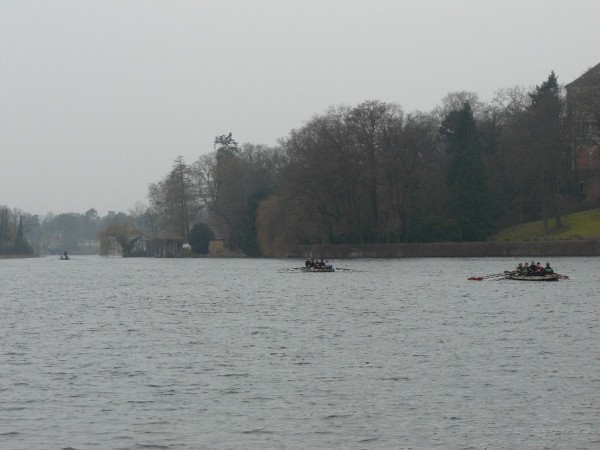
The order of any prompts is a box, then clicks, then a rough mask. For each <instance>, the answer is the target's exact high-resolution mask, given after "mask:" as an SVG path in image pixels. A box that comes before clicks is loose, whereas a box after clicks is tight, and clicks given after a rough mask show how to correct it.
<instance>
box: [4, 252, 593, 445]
mask: <svg viewBox="0 0 600 450" xmlns="http://www.w3.org/2000/svg"><path fill="white" fill-rule="evenodd" d="M516 262H517V261H513V260H509V259H492V258H490V259H410V260H409V259H407V260H347V261H335V262H334V264H335V266H336V269H338V270H337V271H336V272H335V273H317V274H307V273H302V272H301V271H300V270H298V268H299V267H300V266H301V265H302V264H303V261H297V260H244V259H242V260H228V259H194V260H160V259H115V258H100V257H73V259H71V260H70V261H59V260H57V259H55V258H40V259H27V260H5V261H0V277H1V279H2V287H1V290H2V294H1V300H0V305H1V307H2V315H1V316H0V324H1V326H0V338H1V340H0V371H1V375H2V376H1V378H0V379H1V380H2V382H1V385H0V393H1V395H0V413H1V414H0V448H10V449H32V448H76V449H89V448H102V449H105V448H123V449H130V448H167V449H171V448H172V449H177V448H211V449H212V448H408V447H411V448H434V447H438V448H599V447H600V432H599V430H600V408H599V406H598V405H600V398H599V397H600V394H599V393H600V376H599V375H598V374H599V373H600V352H599V348H598V334H597V328H598V319H599V314H598V311H599V307H598V299H599V298H600V282H599V281H598V277H597V269H596V268H597V267H598V259H594V258H555V259H554V260H553V261H552V265H553V266H554V268H555V269H556V270H557V271H558V272H560V273H564V274H568V275H570V276H571V278H572V279H571V280H569V281H561V282H558V283H523V282H511V281H481V282H477V281H468V280H467V278H468V277H471V276H479V275H486V274H493V273H498V272H502V271H503V270H505V269H510V268H512V267H513V266H514V265H515V264H516Z"/></svg>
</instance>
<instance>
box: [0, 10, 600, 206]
mask: <svg viewBox="0 0 600 450" xmlns="http://www.w3.org/2000/svg"><path fill="white" fill-rule="evenodd" d="M598 63H600V1H598V0H569V1H567V0H539V1H538V0H488V1H486V0H447V1H442V0H431V1H428V0H415V1H403V0H396V1H392V0H365V1H357V0H229V1H228V0H214V1H213V0H193V1H192V0H190V1H177V0H132V1H128V0H114V1H111V0H101V1H94V0H80V1H75V0H73V1H66V0H64V1H61V0H56V1H52V0H41V1H28V0H0V205H8V206H10V207H17V208H20V209H22V210H24V211H26V212H31V213H34V214H41V215H44V214H46V213H47V212H49V211H52V212H53V213H55V214H58V213H62V212H78V213H84V212H85V211H87V210H88V209H90V208H95V209H96V210H97V211H98V213H99V214H100V215H105V214H106V213H107V211H109V210H116V211H124V212H127V211H128V210H129V208H131V207H133V206H134V204H135V203H136V202H137V201H143V202H147V197H146V195H147V188H148V184H149V183H151V182H155V181H158V180H159V179H161V178H162V177H163V176H165V175H166V174H167V172H168V171H169V169H170V168H171V165H172V162H173V160H174V159H175V158H176V157H177V156H178V155H183V156H184V158H185V159H186V161H187V162H189V163H191V162H193V161H195V160H196V159H197V158H198V157H199V156H200V155H201V154H204V153H208V152H210V151H212V150H213V142H214V138H215V136H217V135H220V134H226V133H229V132H232V133H233V135H234V138H236V140H237V141H238V142H239V143H244V142H249V143H253V144H266V145H276V143H277V140H278V139H280V138H282V137H285V136H287V135H288V134H289V132H290V131H291V130H292V129H294V128H298V127H301V126H302V125H303V124H304V122H305V121H307V120H309V119H310V118H311V117H312V116H313V115H314V114H322V113H324V112H325V111H326V110H327V108H328V107H330V106H339V105H351V106H352V105H357V104H359V103H361V102H363V101H365V100H381V101H385V102H394V103H398V104H400V105H402V107H403V108H404V110H405V111H406V112H412V111H415V110H421V111H430V110H432V109H433V108H435V107H436V106H437V105H438V104H439V103H440V101H441V100H442V98H443V97H444V96H445V95H446V94H448V93H449V92H454V91H462V90H467V91H473V92H476V93H478V94H479V96H480V98H481V99H482V100H484V101H488V100H490V99H491V98H492V97H493V95H494V92H495V91H497V90H498V89H500V88H508V87H512V86H516V85H519V86H524V87H527V88H529V87H532V86H535V85H536V84H541V82H543V81H544V80H545V79H546V78H547V76H548V74H549V73H550V71H551V70H554V71H555V72H556V74H557V75H558V80H559V82H561V83H568V82H570V81H572V80H573V79H575V78H577V77H578V76H579V75H581V74H582V73H583V72H585V71H586V70H587V69H588V68H590V67H591V66H594V65H596V64H598Z"/></svg>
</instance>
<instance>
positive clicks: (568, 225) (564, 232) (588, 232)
mask: <svg viewBox="0 0 600 450" xmlns="http://www.w3.org/2000/svg"><path fill="white" fill-rule="evenodd" d="M561 220H562V227H561V228H556V227H555V226H554V219H551V220H549V221H548V231H547V232H546V231H544V222H543V221H541V220H539V221H537V222H530V223H526V224H523V225H517V226H514V227H511V228H507V229H505V230H502V231H501V232H499V233H497V234H495V235H493V236H492V237H491V238H490V239H489V240H491V241H553V240H564V239H600V209H591V210H588V211H582V212H579V213H575V214H570V215H568V216H564V217H562V219H561Z"/></svg>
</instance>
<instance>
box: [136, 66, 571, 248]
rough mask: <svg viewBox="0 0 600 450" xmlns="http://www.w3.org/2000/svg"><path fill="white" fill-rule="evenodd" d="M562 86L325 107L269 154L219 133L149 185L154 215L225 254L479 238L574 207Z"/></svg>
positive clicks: (551, 222)
mask: <svg viewBox="0 0 600 450" xmlns="http://www.w3.org/2000/svg"><path fill="white" fill-rule="evenodd" d="M573 139H574V136H573V135H572V131H571V129H570V127H569V124H568V120H567V109H566V101H565V95H564V92H563V89H562V88H561V87H560V86H559V84H558V78H557V76H556V75H555V74H554V72H551V73H550V75H549V76H548V78H547V79H546V80H545V81H544V82H543V83H542V84H541V85H539V86H536V87H535V88H534V89H532V90H529V91H528V90H525V89H522V88H512V89H504V90H501V91H499V92H498V93H497V96H496V97H495V98H494V99H493V100H492V101H491V102H489V103H484V102H482V101H480V100H479V99H478V97H477V95H476V94H474V93H469V92H459V93H451V94H448V96H447V97H446V98H444V99H443V100H442V102H441V105H440V106H439V107H437V108H436V109H435V110H434V111H432V112H430V113H423V112H418V111H417V112H413V113H406V112H404V111H403V109H402V107H401V106H400V105H398V104H395V103H386V102H381V101H367V102H364V103H362V104H359V105H357V106H353V107H348V106H342V107H332V108H330V109H329V110H328V111H327V112H325V113H324V114H319V115H315V116H314V117H312V118H311V119H310V120H308V121H307V122H306V123H305V124H304V125H303V126H302V127H300V128H298V129H295V130H292V131H291V132H290V133H289V135H288V136H286V137H285V138H283V139H281V140H280V142H279V145H278V146H276V147H266V146H260V145H252V144H244V145H238V143H237V142H236V141H235V139H234V138H233V136H232V134H231V133H229V134H227V135H221V136H218V137H217V138H216V139H215V147H214V151H213V152H212V153H210V154H205V155H202V156H200V157H199V158H198V160H196V161H195V162H193V163H191V164H187V163H186V162H185V161H184V159H183V158H182V157H178V158H177V159H176V160H175V162H174V165H173V167H172V168H171V170H170V172H169V173H168V174H167V175H166V176H165V178H163V179H162V180H160V181H158V182H156V183H152V184H151V185H150V188H149V200H150V206H149V207H148V210H147V211H148V214H150V215H153V217H155V223H156V224H157V225H158V226H159V227H160V228H161V229H162V232H163V233H171V234H173V235H178V236H180V237H181V238H182V239H184V240H187V238H188V236H189V227H190V226H191V224H193V223H197V222H206V223H208V224H209V225H210V226H211V228H213V229H214V230H215V231H216V234H217V237H218V238H220V239H222V240H223V242H224V243H225V244H226V245H227V246H228V247H229V248H230V249H239V250H241V251H242V252H243V253H245V254H247V255H252V256H254V255H267V256H279V255H283V254H285V252H286V250H287V249H290V248H293V247H294V246H295V245H297V244H369V243H373V244H375V243H396V242H437V241H455V242H461V241H479V240H485V239H486V238H487V237H489V236H490V235H491V234H493V233H494V232H496V231H497V230H499V229H501V228H504V227H506V226H510V225H514V224H517V223H524V222H528V221H532V220H538V219H543V220H544V223H545V224H546V226H547V227H551V226H558V227H560V226H561V220H560V218H561V216H562V215H563V214H564V213H565V212H571V211H573V210H575V209H577V208H580V207H581V205H582V197H581V195H580V193H579V192H578V190H577V173H576V171H575V169H574V167H573V160H574V155H573V154H572V146H571V145H569V143H570V142H571V141H572V140H573Z"/></svg>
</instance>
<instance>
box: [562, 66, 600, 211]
mask: <svg viewBox="0 0 600 450" xmlns="http://www.w3.org/2000/svg"><path fill="white" fill-rule="evenodd" d="M565 88H566V91H567V114H568V118H569V123H570V127H571V146H572V147H571V148H572V151H573V165H574V169H575V172H576V174H577V178H578V182H579V189H580V192H581V193H582V194H583V195H584V198H585V202H586V203H587V204H588V205H589V206H594V207H597V206H600V64H597V65H596V66H594V67H592V68H591V69H589V70H588V71H587V72H585V73H584V74H583V75H581V76H580V77H579V78H577V79H576V80H574V81H572V82H571V83H569V84H567V85H566V86H565Z"/></svg>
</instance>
